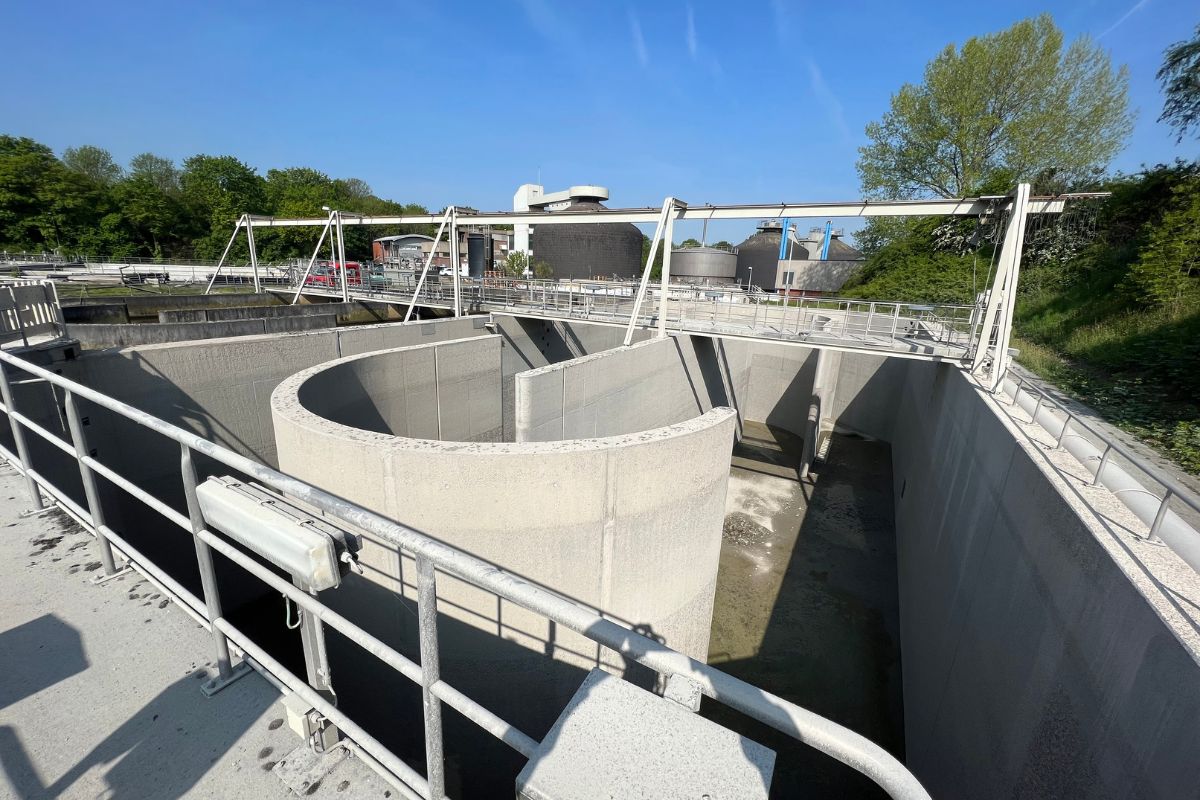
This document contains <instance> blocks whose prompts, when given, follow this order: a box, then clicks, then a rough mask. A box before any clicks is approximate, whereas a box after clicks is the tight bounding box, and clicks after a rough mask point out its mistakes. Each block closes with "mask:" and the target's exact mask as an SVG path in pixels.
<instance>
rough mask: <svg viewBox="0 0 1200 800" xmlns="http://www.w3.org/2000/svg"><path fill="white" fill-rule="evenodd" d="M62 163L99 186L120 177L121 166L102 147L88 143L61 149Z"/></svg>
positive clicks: (111, 183) (114, 181) (117, 179)
mask: <svg viewBox="0 0 1200 800" xmlns="http://www.w3.org/2000/svg"><path fill="white" fill-rule="evenodd" d="M62 163H63V166H65V167H66V168H67V169H69V170H71V171H72V172H78V173H79V174H80V175H83V176H84V177H86V178H88V179H89V180H91V181H92V182H93V183H96V184H98V185H100V186H112V185H113V184H114V183H116V182H117V181H119V180H120V179H121V174H122V170H121V166H120V165H119V164H117V162H115V161H113V157H112V154H111V153H109V152H108V151H107V150H105V149H104V148H102V147H95V146H94V145H90V144H85V145H83V146H81V147H68V148H67V149H66V150H64V151H63V155H62Z"/></svg>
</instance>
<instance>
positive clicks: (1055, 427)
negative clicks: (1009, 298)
mask: <svg viewBox="0 0 1200 800" xmlns="http://www.w3.org/2000/svg"><path fill="white" fill-rule="evenodd" d="M1010 385H1011V400H1010V402H1009V406H1010V407H1015V406H1019V405H1021V404H1022V400H1021V394H1022V392H1024V393H1025V394H1026V395H1027V396H1028V397H1031V398H1033V407H1032V408H1031V409H1028V413H1029V417H1030V418H1029V421H1030V422H1032V423H1034V424H1036V425H1038V426H1040V427H1041V428H1042V429H1043V430H1045V431H1046V432H1047V433H1048V434H1050V436H1051V437H1053V438H1054V446H1055V448H1056V449H1061V448H1064V447H1066V448H1067V449H1068V451H1069V452H1071V453H1072V455H1073V456H1075V457H1076V458H1077V459H1078V460H1080V462H1081V463H1082V464H1083V466H1084V468H1085V469H1087V470H1088V472H1089V473H1092V470H1093V468H1094V469H1095V472H1094V473H1092V477H1091V481H1090V483H1091V485H1093V486H1098V485H1104V484H1105V483H1106V479H1107V478H1108V477H1109V475H1110V472H1112V473H1115V472H1116V471H1118V470H1120V469H1121V468H1119V467H1116V466H1115V465H1113V464H1112V455H1113V454H1114V453H1115V454H1117V455H1119V456H1120V457H1121V458H1122V459H1123V460H1124V462H1125V464H1126V465H1128V466H1129V467H1131V468H1133V469H1134V470H1135V471H1137V472H1138V473H1140V474H1141V475H1142V476H1143V477H1144V478H1148V479H1149V481H1150V482H1151V483H1152V484H1157V485H1158V487H1159V493H1157V494H1156V493H1154V492H1153V491H1150V490H1149V489H1146V488H1145V487H1144V485H1143V484H1144V483H1145V481H1144V480H1138V479H1136V478H1133V479H1132V481H1131V484H1130V485H1117V486H1115V487H1112V488H1110V491H1113V494H1115V495H1116V496H1117V497H1118V498H1119V499H1120V500H1121V501H1122V502H1123V503H1125V505H1126V506H1128V507H1129V508H1130V510H1131V511H1133V512H1134V514H1135V515H1136V516H1138V517H1139V518H1144V519H1143V521H1144V522H1146V523H1147V524H1148V525H1149V528H1148V530H1147V534H1146V538H1147V539H1148V540H1149V541H1156V542H1160V543H1165V544H1167V545H1168V546H1169V547H1170V548H1171V549H1172V550H1173V551H1174V552H1175V554H1176V555H1178V556H1179V557H1180V558H1182V559H1183V560H1184V561H1185V562H1187V563H1188V564H1189V565H1191V566H1192V568H1193V569H1195V570H1197V571H1198V572H1200V532H1198V531H1197V530H1196V529H1195V528H1194V527H1193V525H1194V523H1195V521H1196V520H1200V498H1198V497H1197V496H1196V493H1195V492H1193V491H1191V490H1189V489H1188V488H1186V487H1184V486H1183V485H1182V484H1180V483H1179V482H1178V481H1177V480H1175V479H1174V478H1173V477H1172V476H1171V475H1169V474H1167V472H1166V471H1165V470H1163V469H1161V468H1159V467H1157V466H1155V465H1154V464H1151V463H1150V462H1148V461H1147V460H1146V458H1145V457H1144V456H1142V455H1139V454H1137V453H1134V452H1133V451H1132V450H1130V449H1129V448H1128V447H1126V446H1125V445H1123V444H1121V442H1119V441H1117V440H1116V439H1115V438H1113V436H1112V435H1111V434H1108V433H1106V432H1104V431H1101V430H1098V429H1097V427H1096V426H1095V425H1092V424H1090V423H1089V422H1088V421H1087V420H1085V419H1083V418H1082V417H1080V415H1079V414H1078V413H1077V412H1076V411H1073V410H1072V409H1071V408H1069V407H1068V406H1067V405H1065V404H1064V403H1062V402H1060V401H1059V400H1057V399H1056V398H1055V397H1053V396H1052V395H1050V394H1049V393H1047V392H1046V391H1044V390H1043V389H1041V388H1040V387H1038V386H1036V385H1035V384H1033V383H1032V382H1031V381H1030V380H1029V379H1028V378H1026V376H1024V375H1022V374H1020V373H1019V372H1016V371H1010V373H1009V375H1008V376H1007V378H1006V379H1005V381H1004V385H1003V386H1002V387H1001V388H1002V390H1003V392H1004V393H1005V394H1008V393H1009V391H1010V390H1009V386H1010ZM1043 412H1045V413H1043ZM1055 412H1057V413H1055ZM1058 414H1061V415H1062V417H1061V418H1059V417H1058ZM1085 433H1087V434H1090V436H1091V437H1093V438H1092V439H1089V438H1087V437H1086V436H1084V434H1085ZM1071 439H1076V440H1078V441H1079V443H1081V444H1083V445H1084V446H1083V448H1079V447H1074V448H1072V447H1070V446H1069V445H1070V441H1069V440H1071ZM1130 493H1134V494H1136V495H1139V496H1140V497H1139V499H1140V500H1149V501H1150V503H1151V505H1150V506H1149V507H1150V508H1152V509H1153V511H1152V513H1144V511H1143V508H1144V507H1146V503H1144V502H1131V498H1130V497H1128V496H1127V495H1128V494H1130ZM1173 500H1174V501H1178V502H1180V503H1182V504H1183V505H1184V506H1186V507H1187V508H1188V509H1189V510H1190V513H1191V515H1192V522H1191V523H1189V522H1188V521H1187V520H1184V519H1183V518H1182V517H1181V516H1179V515H1178V514H1176V513H1175V512H1174V511H1173V510H1172V509H1171V503H1172V501H1173ZM1164 524H1165V525H1168V526H1169V528H1170V533H1169V535H1165V536H1163V535H1162V534H1163V533H1164V529H1163V526H1164Z"/></svg>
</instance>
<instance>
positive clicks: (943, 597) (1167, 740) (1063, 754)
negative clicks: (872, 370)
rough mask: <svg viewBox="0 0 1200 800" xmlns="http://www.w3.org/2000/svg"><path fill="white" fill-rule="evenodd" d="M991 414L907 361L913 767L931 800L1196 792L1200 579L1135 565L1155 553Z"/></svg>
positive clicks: (902, 532)
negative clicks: (1114, 524)
mask: <svg viewBox="0 0 1200 800" xmlns="http://www.w3.org/2000/svg"><path fill="white" fill-rule="evenodd" d="M994 403H995V401H994V400H993V399H991V398H990V396H987V395H985V393H983V392H982V390H980V389H979V388H978V387H977V386H976V385H975V384H974V383H973V382H972V381H971V380H970V379H969V378H968V377H967V375H966V374H965V373H963V372H962V371H961V370H959V369H957V368H955V367H953V366H951V365H932V364H919V363H913V362H909V366H908V376H907V380H906V381H905V383H904V386H903V389H902V394H901V397H900V400H899V403H898V411H897V417H896V425H895V428H894V436H893V441H892V457H893V464H894V476H893V477H894V481H895V497H896V524H897V544H898V567H899V587H900V623H901V641H902V651H903V656H902V658H903V676H904V677H903V680H904V721H905V733H906V743H905V747H906V752H907V761H908V765H909V767H910V768H912V769H913V771H914V772H915V774H916V775H917V777H918V778H920V779H921V781H922V782H923V783H924V784H925V786H926V787H927V788H928V789H929V791H930V793H931V794H932V795H933V796H934V797H965V798H970V797H981V798H982V797H1001V796H1003V797H1012V796H1028V797H1114V798H1115V797H1148V798H1151V797H1152V798H1174V797H1195V796H1196V791H1197V787H1198V786H1200V758H1197V747H1198V745H1197V742H1200V666H1198V652H1197V646H1196V642H1197V633H1196V631H1197V628H1196V623H1195V622H1194V621H1193V620H1192V618H1193V617H1194V615H1190V614H1188V613H1186V608H1184V607H1181V606H1180V603H1181V602H1184V601H1181V600H1180V599H1178V598H1179V597H1180V595H1178V594H1176V592H1179V591H1180V590H1181V588H1182V587H1184V586H1186V585H1189V584H1188V583H1183V582H1181V581H1187V582H1190V584H1191V585H1193V586H1194V584H1195V581H1196V575H1195V574H1194V573H1190V571H1189V570H1188V569H1187V568H1186V566H1183V567H1182V571H1179V572H1172V573H1171V576H1170V577H1167V576H1157V577H1156V576H1155V575H1154V574H1153V573H1152V571H1151V570H1150V569H1148V568H1147V567H1146V566H1145V564H1144V563H1142V562H1139V561H1138V560H1137V559H1136V558H1135V557H1134V555H1135V552H1136V550H1137V548H1138V547H1143V548H1152V547H1153V546H1152V545H1141V544H1139V543H1136V542H1133V541H1132V540H1129V539H1128V534H1127V533H1126V532H1124V531H1123V530H1120V529H1118V530H1116V531H1113V530H1109V529H1107V528H1106V527H1105V525H1104V524H1103V523H1102V520H1101V519H1100V518H1099V517H1098V516H1096V515H1095V513H1094V512H1092V511H1090V510H1088V509H1087V508H1086V507H1084V506H1083V505H1082V503H1081V502H1080V501H1079V499H1078V497H1077V495H1075V494H1074V492H1076V491H1077V489H1076V488H1072V486H1071V485H1070V484H1068V483H1067V482H1066V481H1065V480H1064V479H1063V478H1062V477H1061V476H1060V475H1058V474H1057V473H1056V472H1054V471H1053V470H1052V469H1051V468H1050V467H1049V465H1048V464H1047V462H1046V459H1045V457H1044V455H1043V454H1042V453H1041V452H1040V450H1039V448H1038V447H1037V446H1035V445H1033V444H1031V443H1030V442H1029V441H1028V440H1027V439H1025V438H1024V436H1023V435H1022V433H1021V432H1020V431H1019V430H1017V429H1016V428H1015V427H1014V426H1013V424H1012V423H1011V422H1010V421H1009V420H1007V419H1006V418H1004V417H1002V416H1001V412H1000V411H999V410H998V409H997V408H996V407H995V405H994ZM1160 557H1161V556H1160ZM1164 584H1170V585H1171V586H1172V587H1173V588H1172V589H1171V590H1167V589H1165V588H1164ZM1192 602H1194V599H1193V600H1192ZM1184 605H1185V606H1186V603H1184Z"/></svg>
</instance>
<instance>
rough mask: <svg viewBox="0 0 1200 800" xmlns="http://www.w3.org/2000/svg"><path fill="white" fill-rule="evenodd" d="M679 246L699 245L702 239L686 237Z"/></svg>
mask: <svg viewBox="0 0 1200 800" xmlns="http://www.w3.org/2000/svg"><path fill="white" fill-rule="evenodd" d="M679 246H680V247H699V246H700V240H699V239H684V240H683V244H681V245H679Z"/></svg>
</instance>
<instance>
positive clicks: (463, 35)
mask: <svg viewBox="0 0 1200 800" xmlns="http://www.w3.org/2000/svg"><path fill="white" fill-rule="evenodd" d="M909 5H915V4H907V3H896V2H871V3H856V2H827V3H812V2H809V3H792V2H787V0H746V2H740V3H730V2H724V1H716V2H703V1H702V0H693V2H691V3H688V2H683V1H682V0H679V1H677V0H656V1H655V2H645V3H636V2H598V3H597V2H593V3H579V2H554V1H553V0H521V1H517V0H514V1H513V2H506V1H505V0H496V1H495V2H458V3H437V2H434V3H429V2H422V3H419V4H418V3H412V4H410V3H406V2H390V3H383V2H372V1H371V0H365V1H363V2H355V3H352V4H341V3H329V2H324V3H308V2H290V3H273V2H261V3H244V2H238V3H232V2H223V1H222V2H216V1H214V2H204V3H173V2H162V0H157V1H156V2H145V3H133V2H119V1H118V2H114V3H95V2H56V1H55V0H45V1H44V2H28V1H27V0H26V1H24V2H23V1H22V0H12V2H10V3H8V4H6V9H5V12H4V17H5V22H6V25H5V28H6V35H5V53H4V55H5V58H4V61H5V72H6V73H7V74H6V80H5V85H4V89H3V90H2V92H0V120H2V122H0V131H2V132H6V133H10V134H16V135H24V136H31V137H33V138H35V139H38V140H40V141H42V142H44V143H46V144H48V145H50V146H51V147H53V148H54V149H55V151H57V152H60V153H61V152H62V150H63V149H64V148H65V147H68V146H71V145H79V144H95V145H99V146H101V147H105V148H107V149H108V150H110V151H111V152H112V153H113V155H114V156H115V157H116V158H117V160H118V161H121V162H123V163H124V162H126V161H128V159H129V158H130V157H131V156H133V155H135V154H136V153H139V152H143V151H147V150H149V151H153V152H155V153H158V154H160V155H165V156H169V157H171V158H174V159H176V160H182V159H183V158H186V157H187V156H190V155H193V154H196V153H209V154H233V155H236V156H238V157H239V158H241V159H242V160H244V161H246V162H248V163H249V164H251V165H252V166H254V167H257V168H258V169H259V170H260V171H262V172H264V173H265V172H266V170H267V169H270V168H272V167H286V166H295V165H304V166H311V167H314V168H317V169H319V170H321V171H323V172H326V173H328V174H330V175H332V176H334V177H359V178H362V179H364V180H366V181H367V182H368V183H369V184H370V185H371V186H372V188H374V190H375V191H376V193H377V194H380V195H381V196H384V197H389V198H391V199H395V200H400V201H405V202H408V201H412V202H420V203H424V204H425V205H427V206H429V207H431V208H436V207H440V206H443V205H445V204H448V203H457V204H460V205H471V206H475V207H477V208H481V209H501V208H509V207H511V197H512V193H513V191H514V190H515V188H516V186H517V185H519V184H521V183H526V182H536V180H537V178H538V176H539V174H540V176H541V181H542V183H543V184H544V185H545V186H546V187H547V188H548V189H551V190H553V189H558V188H563V187H565V186H566V185H568V184H572V183H599V184H602V185H605V186H608V187H610V190H611V192H612V201H611V205H614V206H642V205H659V204H661V202H662V198H663V197H664V196H665V195H667V194H674V195H675V196H677V197H680V198H682V199H684V200H686V201H689V202H692V203H705V202H725V203H729V202H754V201H763V202H765V201H784V200H788V201H798V200H842V199H851V198H856V197H858V195H859V191H858V181H857V177H856V174H855V170H854V162H855V158H856V148H857V147H858V146H859V145H861V144H862V143H863V142H864V136H863V127H864V125H866V123H867V122H869V121H871V120H873V119H877V118H878V117H879V116H880V115H881V114H882V113H883V112H884V110H885V109H886V108H887V103H888V98H889V96H890V95H891V94H892V93H893V92H894V91H895V90H896V89H897V88H898V87H899V86H900V85H901V84H902V83H903V82H906V81H917V80H920V78H921V74H922V69H923V67H924V65H925V64H926V62H927V61H928V60H929V59H930V58H932V57H933V56H934V55H935V54H936V53H937V52H938V50H939V49H940V48H941V47H943V46H945V45H946V44H947V43H949V42H962V41H963V40H964V39H966V38H968V37H969V36H972V35H976V34H982V33H986V32H990V31H995V30H998V29H1001V28H1003V27H1006V26H1008V25H1010V24H1011V23H1012V22H1014V21H1016V20H1018V19H1020V18H1023V17H1026V16H1030V15H1033V14H1036V13H1039V12H1041V11H1044V10H1048V11H1050V12H1051V13H1053V15H1054V17H1055V19H1056V21H1057V22H1058V24H1059V25H1060V26H1061V27H1062V28H1063V29H1064V30H1065V31H1066V33H1067V35H1068V37H1072V38H1073V37H1074V36H1076V35H1078V34H1082V33H1087V34H1090V35H1092V36H1093V37H1099V41H1100V42H1101V43H1102V44H1103V45H1104V46H1105V47H1107V48H1109V49H1110V50H1111V53H1112V56H1113V58H1114V60H1115V61H1116V62H1117V63H1120V64H1127V65H1128V66H1129V69H1130V73H1131V93H1132V99H1133V105H1134V106H1135V107H1136V108H1137V109H1138V119H1137V127H1136V130H1135V132H1134V135H1133V137H1132V139H1131V140H1130V143H1129V146H1128V148H1127V149H1126V150H1125V152H1124V153H1122V154H1121V156H1120V157H1119V158H1118V159H1117V161H1116V162H1115V164H1114V167H1117V168H1121V169H1126V170H1129V169H1135V168H1136V167H1138V165H1140V164H1142V163H1153V162H1157V161H1167V160H1171V159H1173V158H1175V157H1177V156H1181V157H1188V158H1193V157H1195V156H1196V155H1197V149H1198V148H1197V146H1196V143H1195V140H1192V141H1191V142H1185V143H1184V144H1183V145H1176V144H1175V142H1174V138H1173V137H1172V136H1171V135H1170V133H1169V131H1168V130H1167V129H1166V128H1165V127H1164V126H1163V125H1161V124H1159V123H1157V122H1156V119H1157V117H1158V114H1159V111H1160V110H1161V106H1162V101H1161V96H1160V94H1159V91H1158V86H1157V83H1156V81H1155V80H1154V72H1155V71H1156V69H1157V68H1158V66H1159V64H1160V62H1161V59H1162V52H1163V49H1164V48H1165V47H1166V46H1167V45H1168V44H1170V43H1172V42H1174V41H1177V40H1179V39H1182V38H1185V37H1186V36H1187V35H1189V34H1190V31H1191V30H1192V29H1193V28H1194V26H1195V24H1196V23H1197V22H1200V7H1198V6H1197V5H1196V3H1195V0H1186V1H1185V0H1141V2H1139V1H1138V0H1077V1H1076V2H1070V3H1058V4H1052V5H1049V6H1048V5H1045V4H1039V3H1031V2H1024V1H1023V0H1016V1H1015V2H1009V3H964V2H961V0H959V1H958V2H952V3H951V2H938V3H922V4H920V5H921V7H922V8H921V10H920V11H912V10H907V9H905V8H903V7H904V6H909ZM726 224H727V225H731V226H732V227H729V228H727V229H725V230H719V231H718V235H724V236H727V238H731V239H733V240H734V241H737V239H736V238H734V237H737V236H740V235H741V234H743V233H745V232H746V231H747V229H748V228H750V227H752V226H751V225H747V224H744V223H726ZM692 233H693V232H691V231H686V230H685V231H683V232H682V235H681V236H677V238H683V237H684V236H687V235H692ZM710 238H712V236H711V235H710Z"/></svg>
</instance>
